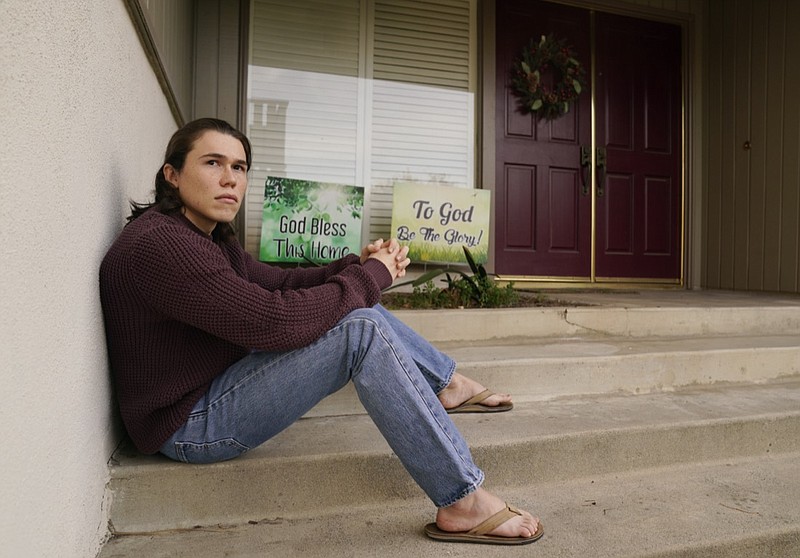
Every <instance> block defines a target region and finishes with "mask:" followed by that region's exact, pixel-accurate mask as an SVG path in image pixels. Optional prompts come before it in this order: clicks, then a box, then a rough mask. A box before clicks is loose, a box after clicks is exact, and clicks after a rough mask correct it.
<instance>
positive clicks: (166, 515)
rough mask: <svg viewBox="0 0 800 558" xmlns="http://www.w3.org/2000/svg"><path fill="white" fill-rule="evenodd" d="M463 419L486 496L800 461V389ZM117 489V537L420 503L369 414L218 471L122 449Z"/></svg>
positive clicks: (297, 436) (784, 385)
mask: <svg viewBox="0 0 800 558" xmlns="http://www.w3.org/2000/svg"><path fill="white" fill-rule="evenodd" d="M455 422H456V424H457V426H458V427H459V429H460V430H461V432H462V433H463V434H464V436H465V437H466V439H467V440H468V441H469V443H470V446H471V448H472V451H473V454H474V456H475V460H476V462H477V463H478V465H479V466H481V467H482V468H483V469H484V470H485V472H486V474H487V478H488V479H490V480H489V485H488V486H490V487H497V488H499V489H502V490H507V491H510V492H511V493H512V494H513V493H514V492H515V491H516V490H517V489H520V490H525V489H526V488H525V487H530V486H532V485H534V484H535V485H537V486H538V485H540V484H541V483H553V482H555V483H560V482H572V481H576V480H577V479H585V478H590V477H592V478H593V477H595V476H597V475H606V474H608V475H614V474H621V473H626V474H627V473H632V472H634V471H637V470H647V469H649V468H653V467H661V466H665V465H681V464H692V463H702V462H706V461H709V460H711V461H715V460H728V459H730V460H738V459H743V458H751V457H771V456H780V455H784V454H786V453H791V452H800V381H797V380H793V381H773V382H768V383H765V384H762V385H733V386H713V387H695V388H693V389H683V390H678V391H676V392H674V393H666V392H662V393H654V394H647V395H637V396H630V395H603V396H583V397H571V398H564V399H555V400H548V401H539V402H529V403H522V404H519V405H518V406H517V407H516V408H515V409H514V411H512V412H510V413H502V414H497V415H460V416H455ZM110 490H111V492H112V499H113V501H112V506H111V525H112V529H113V531H114V532H116V533H118V534H124V533H136V532H155V531H164V530H170V529H191V528H193V527H194V526H197V525H199V526H203V527H207V526H214V525H218V524H223V525H243V524H247V523H248V522H249V521H261V520H262V519H264V518H268V519H274V518H278V517H280V518H283V519H284V520H289V519H292V520H298V521H301V520H302V519H303V518H310V517H320V516H322V515H328V514H335V513H339V512H342V513H344V512H346V510H352V509H356V508H360V507H363V506H367V507H375V506H389V507H391V508H392V509H395V508H396V507H398V506H403V505H405V504H408V503H409V502H415V501H418V500H419V498H420V497H421V491H420V490H419V489H418V488H417V487H416V485H414V483H413V482H412V481H411V479H410V477H409V476H408V475H407V474H406V473H405V471H404V470H403V469H402V467H401V465H400V463H399V461H398V459H397V458H396V457H395V456H394V455H393V454H392V452H391V451H390V449H389V447H388V445H387V444H386V443H385V441H384V440H383V439H382V438H381V436H380V434H379V433H378V431H377V429H376V428H375V427H374V425H372V423H371V421H370V420H369V418H368V417H367V416H364V415H351V416H339V417H319V418H306V419H303V420H301V421H299V422H297V423H296V424H294V425H292V426H291V427H290V428H289V429H287V430H286V431H284V432H283V433H281V434H280V435H278V436H276V437H275V438H273V439H272V440H270V441H268V442H267V443H266V444H264V445H263V446H261V447H260V448H257V449H255V450H253V451H251V452H250V453H248V454H246V455H244V456H242V457H240V458H238V459H235V460H232V461H229V462H225V463H218V464H213V465H206V466H200V465H183V464H179V463H174V462H170V461H168V460H167V459H165V458H160V457H158V456H141V455H138V454H136V453H135V452H130V451H125V450H122V451H120V452H118V453H117V454H116V455H115V462H114V464H113V465H112V467H111V481H110ZM537 493H538V490H537ZM587 494H588V492H587ZM652 497H653V498H655V497H656V495H652ZM589 498H591V496H587V497H586V499H587V500H588V499H589ZM515 500H516V499H515ZM535 501H536V500H531V502H535ZM582 501H583V500H582ZM522 503H525V502H522ZM716 511H719V510H716ZM549 515H551V516H552V515H553V510H550V512H549ZM559 521H560V519H559ZM654 523H657V522H654ZM776 525H778V524H777V523H776ZM362 526H363V521H362ZM406 527H407V526H406ZM406 527H403V530H404V532H407V529H406ZM393 532H397V531H396V529H394V531H393ZM603 536H605V535H603ZM743 536H745V533H743ZM675 542H676V543H677V542H678V541H675ZM587 544H588V542H587ZM344 555H346V554H344Z"/></svg>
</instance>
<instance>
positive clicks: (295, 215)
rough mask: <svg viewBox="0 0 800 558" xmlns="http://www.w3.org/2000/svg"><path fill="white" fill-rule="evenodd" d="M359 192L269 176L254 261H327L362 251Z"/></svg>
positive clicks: (346, 188) (329, 184)
mask: <svg viewBox="0 0 800 558" xmlns="http://www.w3.org/2000/svg"><path fill="white" fill-rule="evenodd" d="M363 209H364V189H363V188H358V187H356V186H348V185H344V184H332V183H327V182H315V181H311V180H297V179H293V178H278V177H274V176H268V177H267V180H266V184H265V186H264V213H263V220H262V226H261V250H260V252H259V259H260V260H261V261H265V262H313V263H327V262H331V261H333V260H337V259H339V258H341V257H342V256H346V255H347V254H359V253H360V252H361V215H362V212H363Z"/></svg>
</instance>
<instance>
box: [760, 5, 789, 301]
mask: <svg viewBox="0 0 800 558" xmlns="http://www.w3.org/2000/svg"><path fill="white" fill-rule="evenodd" d="M786 9H787V0H780V1H775V2H773V3H772V4H770V6H769V9H768V10H767V12H768V17H769V30H768V34H767V54H766V57H767V59H766V64H765V66H766V71H767V74H766V75H767V76H776V77H775V79H767V80H766V87H767V92H766V100H767V110H766V127H767V131H766V133H767V136H766V144H765V146H764V147H765V151H766V155H765V169H764V216H765V218H764V250H763V254H764V278H763V288H764V290H765V291H778V290H780V269H781V268H780V250H781V242H780V241H781V214H780V210H778V209H776V208H780V207H781V198H782V183H783V165H782V160H783V153H782V152H781V146H782V145H783V134H784V131H785V129H786V127H785V124H784V121H783V106H784V103H785V102H786V90H785V86H786V72H785V67H786V52H785V51H786V32H787V28H786Z"/></svg>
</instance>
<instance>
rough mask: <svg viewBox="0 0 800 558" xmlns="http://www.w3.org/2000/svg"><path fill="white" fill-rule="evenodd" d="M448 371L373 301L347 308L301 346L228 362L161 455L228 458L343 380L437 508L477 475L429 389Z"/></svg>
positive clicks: (443, 382)
mask: <svg viewBox="0 0 800 558" xmlns="http://www.w3.org/2000/svg"><path fill="white" fill-rule="evenodd" d="M454 370H455V362H454V361H453V360H452V359H451V358H450V357H448V356H447V355H445V354H443V353H441V352H439V351H438V350H436V349H435V348H434V347H433V346H431V345H430V343H428V342H427V341H426V340H425V339H423V338H422V337H420V336H419V335H418V334H417V333H416V332H414V331H413V330H412V329H411V328H409V327H408V326H406V325H405V324H403V323H402V322H401V321H400V320H398V319H397V318H396V317H395V316H393V315H392V314H391V313H390V312H388V311H387V310H386V309H385V308H383V307H382V306H380V305H378V306H375V307H374V308H365V309H361V310H356V311H354V312H351V313H350V314H348V315H347V316H345V317H344V318H343V319H342V320H341V321H340V322H339V323H338V324H336V325H335V326H334V327H333V328H331V329H330V330H329V331H328V332H326V333H325V334H324V335H323V336H322V337H320V338H319V339H318V340H317V341H315V342H314V343H312V344H310V345H308V346H306V347H303V348H301V349H297V350H294V351H289V352H285V353H269V352H253V353H251V354H250V355H248V356H246V357H245V358H243V359H242V360H240V361H239V362H237V363H236V364H234V365H233V366H231V367H230V368H228V370H226V371H225V372H224V373H222V374H221V375H220V376H218V377H217V378H216V379H215V380H214V382H213V383H212V385H211V388H210V389H209V390H208V393H206V395H205V396H203V398H201V399H200V401H198V403H197V405H196V406H195V407H194V409H193V410H192V413H191V414H190V415H189V419H188V421H187V422H186V424H185V425H184V426H183V427H181V428H180V429H179V430H178V431H177V432H175V434H173V436H172V437H171V438H170V439H169V440H167V442H166V443H165V444H164V445H163V446H162V447H161V453H163V454H164V455H166V456H167V457H170V458H172V459H175V460H178V461H184V462H187V463H211V462H215V461H222V460H225V459H231V458H233V457H236V456H237V455H240V454H242V453H244V452H246V451H247V450H249V449H250V448H253V447H256V446H258V445H259V444H262V443H263V442H265V441H266V440H268V439H270V438H271V437H273V436H275V435H276V434H278V433H279V432H280V431H282V430H284V429H285V428H287V427H288V426H289V425H291V424H292V423H293V422H295V421H296V420H297V419H299V418H300V417H301V416H303V415H304V414H305V413H306V412H307V411H309V410H310V409H311V408H312V407H314V405H316V404H317V403H319V401H321V400H322V399H323V398H324V397H326V396H328V395H330V394H332V393H334V392H335V391H337V390H339V389H341V388H342V387H344V386H345V385H346V384H347V382H348V381H350V380H352V381H353V384H354V385H355V388H356V392H357V393H358V397H359V399H360V400H361V403H362V404H363V405H364V408H365V409H366V410H367V413H369V416H370V417H371V418H372V420H373V422H374V423H375V425H376V426H377V427H378V429H379V430H380V432H381V433H382V434H383V436H384V438H385V439H386V441H387V442H388V443H389V446H390V447H391V448H392V450H393V451H394V453H395V454H396V455H397V456H398V457H399V458H400V461H401V462H402V463H403V466H404V467H405V468H406V470H407V471H408V472H409V473H410V474H411V476H412V478H413V479H414V481H415V482H416V483H417V484H418V485H419V486H420V488H422V490H424V491H425V493H426V494H427V495H428V497H429V498H430V499H431V500H432V501H433V503H434V504H435V505H436V506H437V507H444V506H449V505H451V504H453V503H454V502H456V501H457V500H459V499H461V498H463V497H464V496H466V495H467V494H470V493H471V492H473V491H475V490H476V489H477V488H478V487H479V486H480V485H481V483H482V482H483V478H484V476H483V472H482V471H481V470H480V469H479V468H478V467H477V466H476V465H475V464H474V463H473V461H472V456H471V455H470V452H469V448H468V447H467V444H466V442H465V441H464V439H463V438H462V436H461V434H460V433H459V432H458V430H457V429H456V427H455V425H454V424H453V422H452V421H451V420H450V417H449V415H448V414H447V413H446V412H445V410H444V407H442V404H441V402H440V401H439V399H438V398H437V397H436V394H437V393H439V392H440V391H441V390H442V389H444V388H445V387H446V386H447V384H449V383H450V379H451V378H452V375H453V372H454Z"/></svg>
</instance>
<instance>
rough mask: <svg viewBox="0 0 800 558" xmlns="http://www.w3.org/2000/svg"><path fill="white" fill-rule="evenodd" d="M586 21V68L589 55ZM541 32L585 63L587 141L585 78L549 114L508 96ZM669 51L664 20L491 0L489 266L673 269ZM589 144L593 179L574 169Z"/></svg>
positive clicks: (674, 134) (675, 226)
mask: <svg viewBox="0 0 800 558" xmlns="http://www.w3.org/2000/svg"><path fill="white" fill-rule="evenodd" d="M592 25H594V27H595V37H596V39H595V45H594V48H595V57H596V64H597V65H596V68H592V67H591V64H590V62H591V53H592V44H591V30H592ZM550 33H552V34H554V35H556V36H557V37H561V38H564V39H566V40H567V42H568V43H570V44H571V45H572V46H573V48H574V49H575V50H576V52H577V54H578V57H579V60H580V62H581V63H582V64H583V65H584V67H585V68H586V70H587V76H589V75H591V73H592V72H595V83H596V91H595V92H594V96H595V127H596V134H595V141H594V143H593V142H592V136H591V124H592V120H591V98H592V91H591V89H590V88H589V87H586V88H584V90H583V93H582V94H581V96H580V98H579V100H578V102H576V103H575V104H573V106H572V108H571V110H570V112H569V113H567V114H566V115H565V116H563V117H560V118H558V119H556V120H553V121H547V120H544V119H538V118H535V117H534V116H531V115H530V114H525V113H524V112H523V111H520V109H519V106H518V103H517V99H516V96H515V95H514V94H513V90H512V88H511V80H510V75H511V68H512V65H513V63H514V60H515V59H516V58H517V57H519V55H520V52H521V50H522V48H523V46H524V45H525V44H527V43H528V42H529V41H530V39H531V38H538V37H541V35H547V34H550ZM680 52H681V48H680V29H679V28H678V27H676V26H673V25H668V24H662V23H655V22H647V21H642V20H637V19H633V18H626V17H621V16H616V15H612V14H603V13H597V14H595V16H594V23H592V18H591V16H590V13H589V11H588V10H583V9H580V8H574V7H568V6H562V5H557V4H552V3H549V2H543V1H523V0H498V2H497V75H496V78H497V80H496V81H497V91H496V93H497V112H496V129H497V142H496V146H497V147H496V149H497V151H496V205H495V208H496V210H495V214H496V217H497V222H496V223H497V226H496V229H495V230H496V235H495V269H496V271H497V272H498V273H499V274H502V275H528V276H537V277H567V278H579V279H596V280H603V279H617V278H630V279H641V278H647V279H656V280H665V281H673V280H676V279H678V278H679V277H680V256H681V254H680V251H681V246H680V230H681V218H680V216H681V204H682V198H681V179H680V177H681V164H680V161H681V126H680V122H681V120H680V97H681V96H680V77H681V72H680ZM592 145H594V146H595V147H596V149H595V154H596V161H597V163H598V164H597V166H596V178H597V182H596V183H594V184H592V183H590V180H589V169H588V168H582V167H581V148H584V149H586V150H588V149H589V148H590V147H591V146H592ZM593 201H594V204H595V206H594V207H595V212H594V227H593V226H592V225H593V215H592V202H593ZM593 240H594V255H593V251H592V241H593ZM593 258H594V264H595V268H594V272H593V270H592V260H593Z"/></svg>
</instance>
